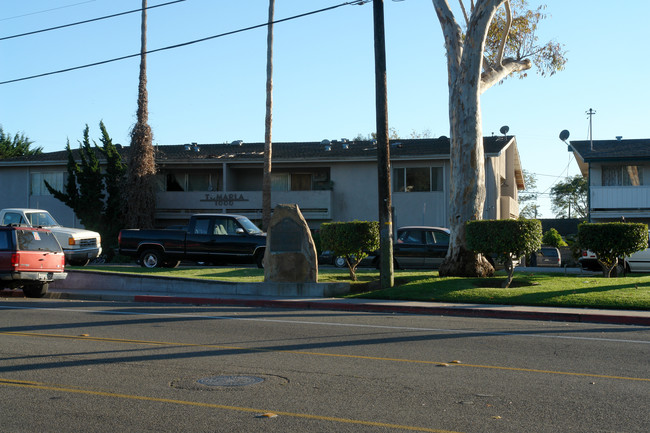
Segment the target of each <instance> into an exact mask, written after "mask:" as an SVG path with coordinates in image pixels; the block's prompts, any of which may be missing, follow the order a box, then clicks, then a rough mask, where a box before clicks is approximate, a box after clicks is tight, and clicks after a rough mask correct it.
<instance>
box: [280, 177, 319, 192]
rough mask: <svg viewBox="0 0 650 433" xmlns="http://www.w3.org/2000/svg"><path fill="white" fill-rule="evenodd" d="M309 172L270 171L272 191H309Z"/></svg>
mask: <svg viewBox="0 0 650 433" xmlns="http://www.w3.org/2000/svg"><path fill="white" fill-rule="evenodd" d="M311 177H312V175H311V173H271V190H272V191H311V190H312V187H311Z"/></svg>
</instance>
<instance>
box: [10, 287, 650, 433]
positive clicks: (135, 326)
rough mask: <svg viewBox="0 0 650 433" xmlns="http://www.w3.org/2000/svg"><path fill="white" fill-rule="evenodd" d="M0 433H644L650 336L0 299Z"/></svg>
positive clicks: (542, 326)
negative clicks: (410, 432)
mask: <svg viewBox="0 0 650 433" xmlns="http://www.w3.org/2000/svg"><path fill="white" fill-rule="evenodd" d="M0 318H1V319H0V431H2V432H35V431H39V432H55V431H56V432H85V433H92V432H117V431H119V432H132V431H133V432H154V431H155V432H174V433H177V432H180V431H183V432H307V431H309V432H392V431H395V432H398V431H427V432H517V433H521V432H554V433H556V432H569V431H570V432H589V433H594V432H644V433H645V432H647V431H649V430H650V412H649V411H648V408H647V405H648V401H649V400H648V397H649V396H650V328H648V327H640V326H620V325H599V324H588V323H561V322H537V321H531V320H526V321H518V320H498V319H480V318H459V317H438V316H419V315H400V314H378V313H361V312H338V311H301V310H290V309H281V310H280V309H278V310H273V309H255V308H245V307H215V306H210V307H196V306H165V305H153V304H133V303H114V302H88V301H84V302H82V301H66V300H48V299H32V300H24V299H19V298H16V299H12V298H8V299H2V300H0Z"/></svg>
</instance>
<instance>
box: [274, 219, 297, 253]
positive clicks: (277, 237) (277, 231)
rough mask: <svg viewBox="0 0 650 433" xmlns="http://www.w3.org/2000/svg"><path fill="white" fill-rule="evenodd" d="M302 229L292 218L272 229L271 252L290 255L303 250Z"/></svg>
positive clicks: (283, 220) (284, 220)
mask: <svg viewBox="0 0 650 433" xmlns="http://www.w3.org/2000/svg"><path fill="white" fill-rule="evenodd" d="M301 233H302V230H301V227H300V226H299V225H298V223H296V222H295V221H293V220H292V219H290V218H284V219H282V221H280V222H279V223H277V224H276V225H274V226H273V227H271V252H274V253H279V252H284V253H289V252H300V251H301V250H302V236H301Z"/></svg>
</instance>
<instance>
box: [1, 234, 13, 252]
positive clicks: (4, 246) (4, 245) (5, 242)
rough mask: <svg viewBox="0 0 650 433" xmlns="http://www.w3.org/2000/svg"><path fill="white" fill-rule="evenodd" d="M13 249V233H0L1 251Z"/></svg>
mask: <svg viewBox="0 0 650 433" xmlns="http://www.w3.org/2000/svg"><path fill="white" fill-rule="evenodd" d="M9 249H11V232H10V231H9V230H2V231H0V250H9Z"/></svg>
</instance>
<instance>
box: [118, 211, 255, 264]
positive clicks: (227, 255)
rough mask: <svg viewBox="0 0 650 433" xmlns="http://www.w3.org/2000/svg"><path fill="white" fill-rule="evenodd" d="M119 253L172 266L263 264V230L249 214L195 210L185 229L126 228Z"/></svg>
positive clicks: (151, 262) (120, 239)
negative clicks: (246, 215) (193, 264)
mask: <svg viewBox="0 0 650 433" xmlns="http://www.w3.org/2000/svg"><path fill="white" fill-rule="evenodd" d="M118 242H119V253H120V254H122V255H125V256H130V257H134V258H135V259H136V260H137V261H138V262H139V263H140V265H142V266H144V267H147V268H156V267H168V268H174V267H176V266H178V265H179V263H180V262H181V260H189V261H193V262H203V263H213V264H223V263H255V264H257V266H258V267H260V268H261V267H262V260H263V259H264V250H265V249H266V233H264V232H262V230H260V229H259V228H258V227H257V226H256V225H255V224H253V223H252V222H251V221H250V220H249V219H248V218H246V217H245V216H241V215H231V214H196V215H192V216H191V217H190V221H189V224H188V226H187V229H186V230H168V229H159V230H140V229H125V230H121V231H120V235H119V241H118Z"/></svg>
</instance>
